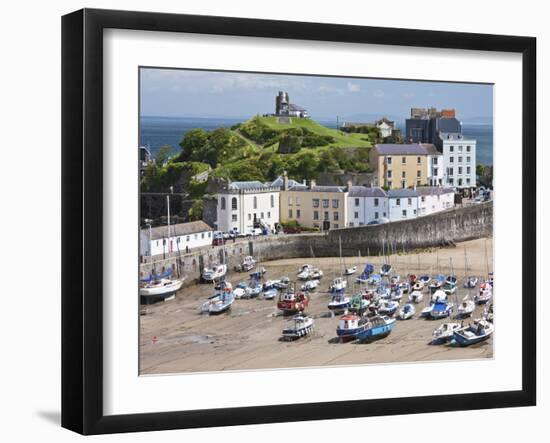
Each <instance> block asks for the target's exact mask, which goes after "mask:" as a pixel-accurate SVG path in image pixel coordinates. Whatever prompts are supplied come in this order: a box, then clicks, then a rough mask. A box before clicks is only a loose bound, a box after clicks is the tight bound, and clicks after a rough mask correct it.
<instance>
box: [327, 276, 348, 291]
mask: <svg viewBox="0 0 550 443" xmlns="http://www.w3.org/2000/svg"><path fill="white" fill-rule="evenodd" d="M344 289H346V280H344V279H343V278H340V277H336V278H335V279H334V280H333V281H332V285H330V287H329V291H330V292H338V291H343V290H344Z"/></svg>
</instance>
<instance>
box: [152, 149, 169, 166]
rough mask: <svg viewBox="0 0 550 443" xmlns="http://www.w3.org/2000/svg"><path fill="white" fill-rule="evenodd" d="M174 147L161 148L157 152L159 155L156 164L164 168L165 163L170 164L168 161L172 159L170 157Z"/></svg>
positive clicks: (156, 156)
mask: <svg viewBox="0 0 550 443" xmlns="http://www.w3.org/2000/svg"><path fill="white" fill-rule="evenodd" d="M172 153H173V152H172V146H170V145H164V146H161V147H160V148H159V150H158V151H157V154H156V155H155V162H156V163H157V164H158V165H159V166H162V165H164V164H165V163H167V162H168V160H169V159H170V156H171V155H172Z"/></svg>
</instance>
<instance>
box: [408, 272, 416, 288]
mask: <svg viewBox="0 0 550 443" xmlns="http://www.w3.org/2000/svg"><path fill="white" fill-rule="evenodd" d="M417 279H418V278H417V277H416V275H414V274H410V275H409V283H410V284H411V286H413V285H414V284H415V283H416V280H417Z"/></svg>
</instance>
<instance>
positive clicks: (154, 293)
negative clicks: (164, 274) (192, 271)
mask: <svg viewBox="0 0 550 443" xmlns="http://www.w3.org/2000/svg"><path fill="white" fill-rule="evenodd" d="M184 280H185V278H181V279H177V280H176V279H171V278H161V279H158V280H152V281H150V282H148V283H145V284H144V285H142V286H141V287H140V288H139V296H140V303H141V304H144V305H147V304H151V303H155V302H157V301H161V300H170V299H172V298H173V297H174V296H175V294H176V292H177V291H179V290H180V289H181V287H182V285H183V281H184Z"/></svg>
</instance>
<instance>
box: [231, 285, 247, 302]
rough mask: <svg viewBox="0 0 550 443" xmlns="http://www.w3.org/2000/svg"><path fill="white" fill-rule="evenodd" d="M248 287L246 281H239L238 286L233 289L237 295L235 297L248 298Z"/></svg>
mask: <svg viewBox="0 0 550 443" xmlns="http://www.w3.org/2000/svg"><path fill="white" fill-rule="evenodd" d="M246 288H247V283H246V282H241V283H239V284H238V285H237V287H236V288H235V289H234V290H233V295H234V296H235V298H236V299H241V298H247V297H248V295H247V293H246Z"/></svg>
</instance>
